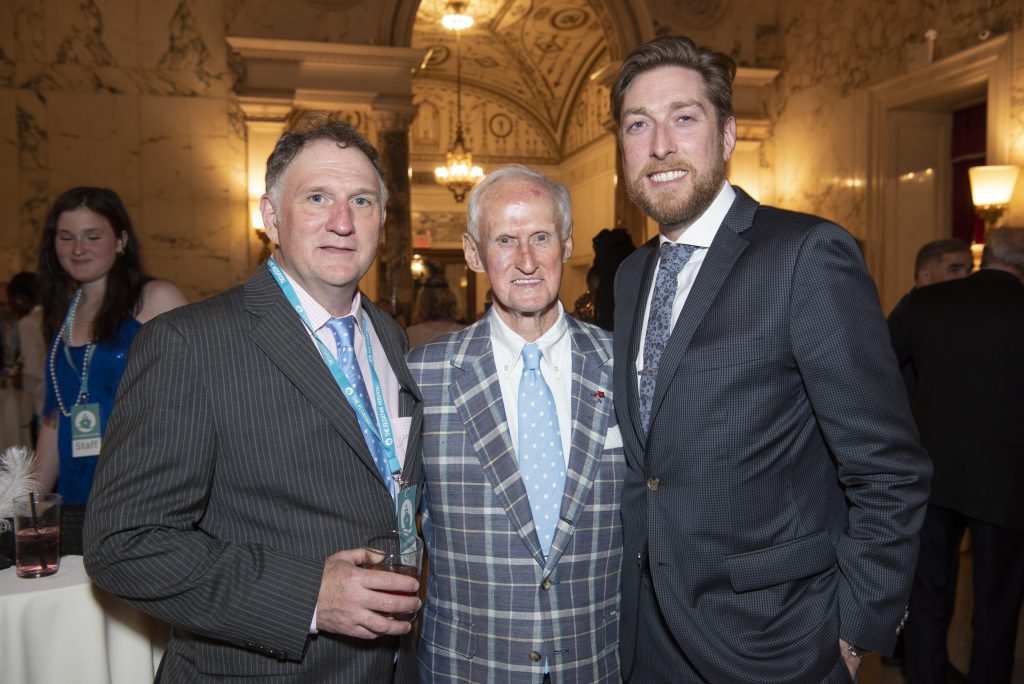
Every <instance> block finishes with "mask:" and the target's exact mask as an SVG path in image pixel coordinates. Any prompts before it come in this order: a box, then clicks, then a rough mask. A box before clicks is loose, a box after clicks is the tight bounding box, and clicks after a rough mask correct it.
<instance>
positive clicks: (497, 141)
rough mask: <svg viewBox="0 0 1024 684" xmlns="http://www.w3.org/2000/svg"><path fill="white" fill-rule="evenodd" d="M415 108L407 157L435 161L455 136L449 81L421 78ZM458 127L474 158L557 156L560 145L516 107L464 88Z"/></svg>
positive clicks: (544, 159)
mask: <svg viewBox="0 0 1024 684" xmlns="http://www.w3.org/2000/svg"><path fill="white" fill-rule="evenodd" d="M413 102H414V103H415V104H416V105H417V107H418V110H417V114H416V120H415V121H414V122H413V125H412V131H411V134H412V145H411V150H410V157H411V159H412V160H413V161H435V160H438V159H441V158H443V157H444V155H445V153H446V152H447V151H448V148H449V147H450V146H451V144H452V140H453V139H454V137H455V88H454V86H453V84H449V83H444V82H442V83H437V82H428V81H425V80H419V81H416V82H414V84H413ZM462 127H463V133H464V135H465V137H466V144H467V145H468V146H469V148H470V149H471V150H473V157H474V159H476V160H477V162H478V163H481V162H482V163H488V162H490V163H493V162H495V161H508V160H511V159H522V160H525V161H527V162H528V163H533V164H552V163H557V162H558V161H559V153H558V145H557V143H556V142H555V141H554V140H553V139H552V137H551V135H550V134H549V133H548V132H547V131H546V130H543V129H540V128H538V126H537V123H536V120H535V119H533V118H532V117H530V116H528V115H527V114H526V113H525V112H523V111H522V110H521V109H519V108H518V107H513V106H511V105H506V104H504V103H502V102H497V101H495V99H494V98H493V97H490V96H488V95H480V94H478V93H475V92H466V89H465V86H463V89H462Z"/></svg>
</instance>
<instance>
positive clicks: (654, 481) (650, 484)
mask: <svg viewBox="0 0 1024 684" xmlns="http://www.w3.org/2000/svg"><path fill="white" fill-rule="evenodd" d="M660 486H661V480H659V479H658V478H656V477H649V478H647V488H648V489H650V490H651V491H652V492H656V491H658V487H660Z"/></svg>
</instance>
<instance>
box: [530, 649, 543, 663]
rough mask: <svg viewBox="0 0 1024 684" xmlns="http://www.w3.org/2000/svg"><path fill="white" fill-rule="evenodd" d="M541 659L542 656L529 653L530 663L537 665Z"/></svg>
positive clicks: (534, 652)
mask: <svg viewBox="0 0 1024 684" xmlns="http://www.w3.org/2000/svg"><path fill="white" fill-rule="evenodd" d="M542 658H543V656H541V654H540V653H538V652H537V651H530V662H531V663H539V662H540V661H541V660H542Z"/></svg>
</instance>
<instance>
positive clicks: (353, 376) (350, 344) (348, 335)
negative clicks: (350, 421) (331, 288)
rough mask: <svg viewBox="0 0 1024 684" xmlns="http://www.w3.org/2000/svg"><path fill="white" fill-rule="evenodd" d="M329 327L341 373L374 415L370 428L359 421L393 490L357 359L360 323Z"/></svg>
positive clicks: (349, 319)
mask: <svg viewBox="0 0 1024 684" xmlns="http://www.w3.org/2000/svg"><path fill="white" fill-rule="evenodd" d="M327 327H328V328H329V329H330V331H331V332H332V333H334V343H335V344H336V345H338V363H339V364H340V365H341V369H342V370H343V371H345V377H346V378H348V381H349V384H350V385H352V390H354V391H355V392H356V393H357V394H358V395H359V398H360V399H361V400H362V402H363V405H364V406H365V407H366V410H367V412H368V413H369V414H370V419H371V420H372V421H373V425H372V426H371V425H366V423H365V422H364V421H363V419H362V418H359V427H360V428H361V429H362V431H363V439H364V440H366V446H368V447H369V448H370V453H371V454H372V455H373V462H374V463H376V464H377V470H379V471H380V476H381V477H383V478H384V482H385V483H386V484H387V485H388V489H391V469H390V468H388V462H387V459H386V457H385V456H384V450H383V449H382V447H381V444H380V440H378V439H377V435H375V434H374V432H373V429H374V428H376V427H377V419H376V416H375V415H374V413H373V404H371V403H370V395H369V394H367V392H366V383H365V382H363V374H362V372H361V371H360V370H359V360H358V359H357V358H356V349H355V342H354V340H355V329H356V319H355V317H354V316H345V317H344V318H331V319H328V321H327ZM366 343H367V344H370V340H366ZM356 416H357V417H358V416H359V413H358V412H356Z"/></svg>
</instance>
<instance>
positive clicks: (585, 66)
mask: <svg viewBox="0 0 1024 684" xmlns="http://www.w3.org/2000/svg"><path fill="white" fill-rule="evenodd" d="M445 6H446V1H445V0H423V1H422V2H421V3H420V6H419V10H418V12H417V14H416V21H415V24H414V26H413V32H412V41H411V42H412V47H415V48H421V49H428V50H431V53H430V58H429V60H428V61H427V63H426V65H425V67H424V68H423V69H422V70H420V72H419V73H418V74H417V76H416V82H417V84H418V85H419V86H420V87H423V86H428V85H429V83H431V82H434V83H435V84H436V85H438V86H439V87H440V86H444V87H447V88H451V87H452V86H453V84H454V82H455V74H456V58H455V55H456V43H455V41H456V36H455V34H454V32H452V31H448V30H446V29H445V28H444V27H443V26H442V25H441V17H443V16H444V14H445ZM467 12H468V13H469V14H471V15H472V16H473V18H474V19H475V24H474V25H473V27H472V28H470V29H468V30H466V31H463V32H462V35H461V38H460V40H461V50H462V87H463V98H464V100H465V99H466V98H467V94H472V96H474V97H476V98H483V99H486V100H489V101H491V102H493V104H494V105H495V106H498V107H504V108H507V109H509V110H512V111H516V112H518V113H520V114H522V115H523V116H526V117H527V118H529V119H531V120H532V122H533V124H534V126H535V127H536V128H537V129H538V130H540V131H543V132H544V133H545V134H546V136H549V137H550V139H552V140H554V141H557V144H558V145H562V143H563V142H564V140H565V130H566V126H567V124H568V122H569V121H570V114H571V113H572V111H573V107H574V105H575V103H576V101H577V98H578V96H579V94H580V92H581V90H582V89H583V88H584V87H585V86H586V84H587V83H588V81H589V79H590V76H591V74H592V73H594V71H595V70H596V69H599V68H600V67H601V66H602V65H604V64H606V63H607V62H608V61H609V59H610V57H609V54H610V53H614V52H616V51H617V43H616V41H617V37H616V36H615V31H614V27H613V26H612V20H611V17H610V15H609V13H608V10H607V9H606V8H605V3H604V2H601V0H470V1H469V2H468V3H467ZM612 46H616V47H612ZM610 48H611V49H610ZM438 82H440V83H438ZM464 107H465V104H464Z"/></svg>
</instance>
